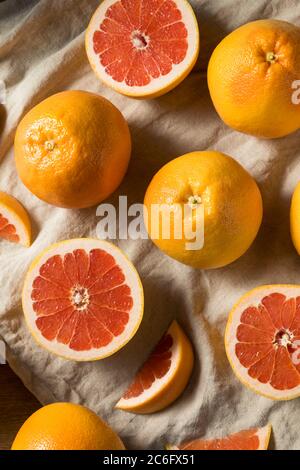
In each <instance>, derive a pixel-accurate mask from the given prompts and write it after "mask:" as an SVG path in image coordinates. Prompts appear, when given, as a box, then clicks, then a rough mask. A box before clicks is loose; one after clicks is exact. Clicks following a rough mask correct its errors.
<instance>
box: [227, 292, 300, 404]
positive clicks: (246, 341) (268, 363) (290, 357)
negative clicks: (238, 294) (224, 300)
mask: <svg viewBox="0 0 300 470" xmlns="http://www.w3.org/2000/svg"><path fill="white" fill-rule="evenodd" d="M225 344H226V351H227V355H228V358H229V361H230V363H231V365H232V367H233V370H234V372H235V373H236V375H237V376H238V378H240V380H241V381H242V382H243V383H244V384H245V385H248V386H249V387H250V388H252V389H253V390H254V391H255V392H257V393H260V394H262V395H265V396H267V397H269V398H272V399H278V400H288V399H291V398H295V397H297V396H299V395H300V287H299V286H290V285H286V286H285V285H278V286H277V285H273V286H272V285H271V286H262V287H259V288H257V289H254V290H253V291H251V292H249V293H248V294H246V296H244V297H242V299H241V300H240V301H239V302H238V304H237V305H236V306H235V307H234V309H233V311H232V312H231V314H230V317H229V320H228V324H227V328H226V335H225Z"/></svg>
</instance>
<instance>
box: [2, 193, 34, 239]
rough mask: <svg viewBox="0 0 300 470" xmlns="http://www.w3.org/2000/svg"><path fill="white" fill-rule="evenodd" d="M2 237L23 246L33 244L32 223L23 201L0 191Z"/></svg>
mask: <svg viewBox="0 0 300 470" xmlns="http://www.w3.org/2000/svg"><path fill="white" fill-rule="evenodd" d="M0 238H3V239H5V240H7V241H9V242H13V243H19V244H21V245H23V246H27V247H28V246H30V244H31V223H30V219H29V216H28V214H27V212H26V210H25V209H24V207H23V206H22V205H21V203H20V202H19V201H18V200H17V199H15V198H14V197H13V196H10V195H9V194H7V193H4V192H2V191H0Z"/></svg>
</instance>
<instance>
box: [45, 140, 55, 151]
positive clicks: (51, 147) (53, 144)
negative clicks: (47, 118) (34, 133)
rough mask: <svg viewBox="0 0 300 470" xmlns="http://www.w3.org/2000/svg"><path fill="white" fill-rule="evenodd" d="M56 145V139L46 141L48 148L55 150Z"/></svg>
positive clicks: (46, 147)
mask: <svg viewBox="0 0 300 470" xmlns="http://www.w3.org/2000/svg"><path fill="white" fill-rule="evenodd" d="M54 147H55V142H54V140H47V141H46V142H45V149H46V150H54Z"/></svg>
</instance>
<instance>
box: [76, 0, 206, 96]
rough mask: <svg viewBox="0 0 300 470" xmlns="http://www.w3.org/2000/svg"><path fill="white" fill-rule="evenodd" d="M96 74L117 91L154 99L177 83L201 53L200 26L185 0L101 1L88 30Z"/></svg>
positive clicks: (88, 50)
mask: <svg viewBox="0 0 300 470" xmlns="http://www.w3.org/2000/svg"><path fill="white" fill-rule="evenodd" d="M85 43H86V51H87V55H88V59H89V61H90V64H91V66H92V68H93V70H94V71H95V73H96V74H97V76H98V77H99V78H100V79H101V80H102V81H103V82H104V83H105V84H106V85H108V86H110V87H112V88H114V89H115V90H116V91H118V92H119V93H122V94H124V95H128V96H133V97H136V98H154V97H156V96H159V95H162V94H163V93H166V92H167V91H169V90H171V89H172V88H174V87H175V86H177V85H178V84H179V83H180V82H181V81H182V80H183V79H184V78H185V77H186V76H187V75H188V74H189V72H190V71H191V70H192V68H193V66H194V65H195V62H196V60H197V57H198V53H199V30H198V24H197V20H196V17H195V15H194V12H193V10H192V7H191V6H190V4H189V3H188V2H187V1H186V0H147V1H142V0H104V1H103V2H102V3H101V4H100V6H99V7H98V9H97V10H96V12H95V14H94V16H93V17H92V19H91V22H90V24H89V27H88V29H87V33H86V41H85Z"/></svg>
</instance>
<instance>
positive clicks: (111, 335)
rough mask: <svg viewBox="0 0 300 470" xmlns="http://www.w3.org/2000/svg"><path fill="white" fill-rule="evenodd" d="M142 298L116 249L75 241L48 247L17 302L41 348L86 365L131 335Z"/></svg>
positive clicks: (140, 312)
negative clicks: (20, 305)
mask: <svg viewBox="0 0 300 470" xmlns="http://www.w3.org/2000/svg"><path fill="white" fill-rule="evenodd" d="M143 299H144V297H143V288H142V284H141V281H140V278H139V275H138V273H137V272H136V270H135V268H134V266H133V265H132V263H131V262H130V261H129V260H128V259H127V258H126V257H125V255H124V254H123V253H122V252H121V251H120V250H119V249H118V248H117V247H116V246H114V245H112V244H111V243H108V242H105V241H102V240H95V239H90V238H78V239H73V240H66V241H63V242H59V243H56V244H54V245H51V246H50V247H49V248H47V249H46V250H45V251H43V252H42V253H41V254H40V255H39V256H38V257H37V258H36V259H35V260H34V261H33V263H32V264H31V266H30V268H29V271H28V273H27V275H26V278H25V284H24V288H23V295H22V304H23V310H24V314H25V318H26V321H27V324H28V326H29V329H30V331H31V332H32V334H33V336H34V337H35V339H36V340H37V341H38V343H39V344H40V345H41V346H43V347H45V348H46V349H48V350H49V351H51V352H53V353H55V354H57V355H60V356H63V357H65V358H67V359H72V360H76V361H92V360H97V359H103V358H104V357H107V356H110V355H111V354H113V353H115V352H116V351H118V350H119V349H121V348H122V347H123V346H124V345H125V344H126V343H127V342H128V341H129V340H130V339H131V338H132V337H133V336H134V334H135V332H136V331H137V329H138V327H139V325H140V322H141V320H142V316H143Z"/></svg>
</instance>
